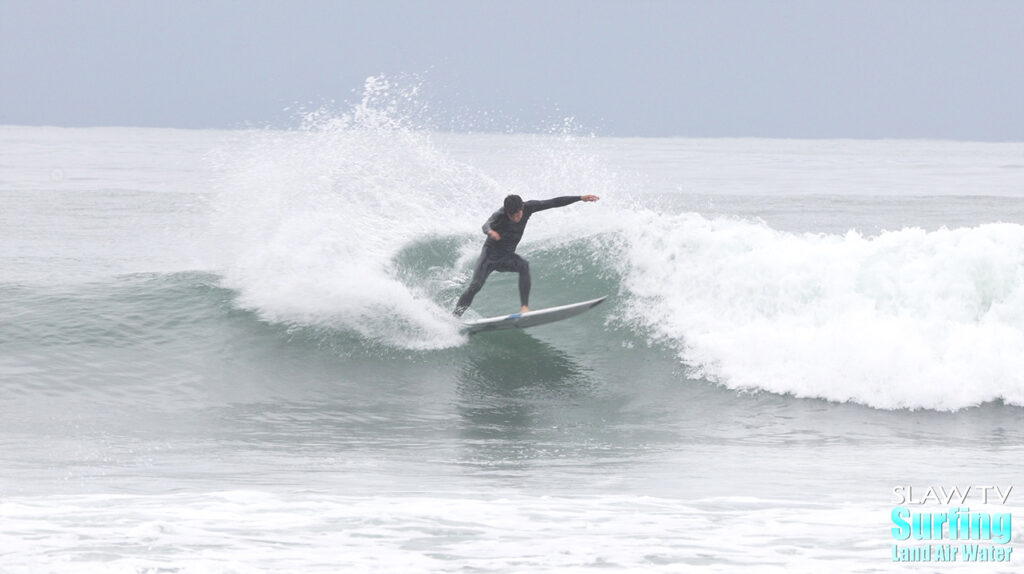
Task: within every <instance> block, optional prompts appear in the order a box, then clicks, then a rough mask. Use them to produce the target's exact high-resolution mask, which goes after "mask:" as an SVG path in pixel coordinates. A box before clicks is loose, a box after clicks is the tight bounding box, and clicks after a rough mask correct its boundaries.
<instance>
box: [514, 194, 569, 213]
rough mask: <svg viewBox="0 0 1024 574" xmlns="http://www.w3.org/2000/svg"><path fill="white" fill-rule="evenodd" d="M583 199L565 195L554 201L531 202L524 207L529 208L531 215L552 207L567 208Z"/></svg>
mask: <svg viewBox="0 0 1024 574" xmlns="http://www.w3.org/2000/svg"><path fill="white" fill-rule="evenodd" d="M580 199H582V198H581V197H580V196H578V195H565V196H562V197H556V198H554V199H544V200H539V201H538V200H536V199H534V200H530V201H527V202H525V203H524V204H523V206H524V207H529V209H530V212H531V213H537V212H538V211H544V210H545V209H551V208H552V207H565V206H566V205H569V204H570V203H576V202H577V201H579V200H580Z"/></svg>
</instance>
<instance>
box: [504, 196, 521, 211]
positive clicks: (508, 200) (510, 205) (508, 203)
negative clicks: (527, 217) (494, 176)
mask: <svg viewBox="0 0 1024 574" xmlns="http://www.w3.org/2000/svg"><path fill="white" fill-rule="evenodd" d="M522 208H523V198H521V197H519V196H518V195H508V196H505V214H506V215H512V214H513V213H516V212H517V211H519V210H520V209H522Z"/></svg>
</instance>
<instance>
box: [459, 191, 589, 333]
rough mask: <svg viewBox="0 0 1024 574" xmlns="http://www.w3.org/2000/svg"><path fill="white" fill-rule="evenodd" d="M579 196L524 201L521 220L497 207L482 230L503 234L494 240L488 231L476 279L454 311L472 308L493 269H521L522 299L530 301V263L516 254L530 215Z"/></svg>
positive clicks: (509, 270) (460, 313)
mask: <svg viewBox="0 0 1024 574" xmlns="http://www.w3.org/2000/svg"><path fill="white" fill-rule="evenodd" d="M579 200H580V196H578V195H571V196H565V197H556V198H554V199H545V200H543V201H537V200H530V201H525V202H523V217H522V219H520V220H519V221H518V222H517V221H512V220H511V219H509V218H508V215H506V214H505V208H504V207H502V208H501V209H499V210H498V211H495V212H494V215H491V217H490V219H488V220H487V222H486V223H484V225H483V231H484V233H485V234H486V233H487V232H488V231H490V230H492V229H493V230H494V231H496V232H497V233H498V235H499V236H501V239H499V240H498V241H495V240H494V239H493V238H491V237H490V235H488V237H487V241H485V242H484V247H483V249H482V250H481V251H480V258H479V259H478V260H477V262H476V268H475V269H473V279H472V280H470V282H469V287H467V288H466V291H465V292H464V293H463V294H462V296H461V297H459V302H458V303H456V305H455V315H456V316H457V317H459V316H462V314H463V313H464V312H465V311H466V309H467V308H469V305H470V304H471V303H472V302H473V297H475V296H476V294H477V292H478V291H480V288H481V287H483V286H484V281H487V276H488V275H490V274H491V272H493V271H499V272H500V271H505V272H512V271H514V272H516V273H519V303H520V305H522V306H524V307H525V306H527V305H528V304H529V302H530V263H529V261H527V260H525V259H523V258H522V257H520V256H519V255H517V254H516V246H517V245H519V240H520V239H522V238H523V231H524V230H525V229H526V224H527V222H529V221H530V216H531V215H533V214H534V213H537V212H538V211H544V210H545V209H551V208H553V207H563V206H566V205H569V204H570V203H576V202H577V201H579Z"/></svg>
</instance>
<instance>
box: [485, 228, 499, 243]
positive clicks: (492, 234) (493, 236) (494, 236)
mask: <svg viewBox="0 0 1024 574" xmlns="http://www.w3.org/2000/svg"><path fill="white" fill-rule="evenodd" d="M487 236H488V237H490V238H491V239H493V240H495V241H501V236H500V235H498V232H497V231H495V230H493V229H490V230H488V231H487Z"/></svg>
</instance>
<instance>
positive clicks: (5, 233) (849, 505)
mask: <svg viewBox="0 0 1024 574" xmlns="http://www.w3.org/2000/svg"><path fill="white" fill-rule="evenodd" d="M411 108H416V106H415V94H414V93H412V92H400V91H398V90H396V89H395V88H393V87H392V86H389V85H387V84H386V83H385V82H382V81H371V82H370V83H368V86H367V92H366V95H365V97H364V99H363V101H361V102H359V103H357V104H355V105H353V106H351V107H350V108H348V109H342V110H337V111H327V110H320V111H317V112H314V113H310V114H308V115H306V116H304V117H303V118H301V119H300V120H298V121H297V122H296V125H297V127H295V128H294V129H290V130H272V129H266V130H246V131H221V132H217V131H176V130H156V129H114V128H94V129H59V128H36V127H15V126H9V127H0V148H2V149H3V153H2V155H0V199H2V205H3V207H2V209H0V233H2V241H0V273H2V275H0V293H2V297H0V385H2V386H0V388H2V391H3V392H2V393H0V463H2V465H3V468H4V469H5V470H4V472H3V473H0V571H3V572H157V571H175V572H281V571H295V572H300V571H301V572H435V571H442V572H470V571H473V572H582V571H593V570H594V569H601V570H612V571H622V570H627V571H643V572H680V571H687V572H689V571H695V572H735V571H747V570H750V571H759V572H760V571H764V572H773V571H777V572H794V571H797V572H823V571H834V572H840V571H842V572H877V571H905V570H914V571H919V570H920V571H934V570H936V569H939V570H941V571H946V570H952V571H976V570H977V569H979V568H981V567H982V566H981V565H979V564H971V563H966V562H962V561H961V562H956V563H950V564H942V565H941V566H938V565H936V564H932V563H917V564H913V563H911V564H905V563H895V562H893V560H892V552H891V546H892V544H893V538H892V536H891V534H890V529H891V528H892V522H891V521H890V517H889V512H890V511H891V510H892V507H893V506H894V505H895V502H894V501H893V488H894V487H897V486H901V485H914V486H915V488H919V489H920V490H922V491H923V490H924V489H925V488H927V487H928V486H932V485H936V486H937V485H947V486H951V485H1002V486H1005V485H1013V484H1014V481H1016V480H1018V479H1019V477H1020V476H1022V475H1024V472H1022V471H1024V463H1022V462H1021V461H1022V460H1024V448H1022V444H1024V144H1020V143H966V142H945V141H838V140H830V141H813V140H811V141H793V140H759V139H722V140H714V139H712V140H698V139H621V138H600V137H591V136H587V135H585V134H584V133H580V132H579V131H578V130H577V129H576V128H575V127H574V126H573V124H572V123H571V122H567V123H566V125H564V126H561V125H560V126H557V127H556V128H555V129H553V130H552V131H551V132H550V133H547V134H541V135H501V134H489V135H488V134H452V133H440V132H436V131H433V130H432V129H430V128H429V125H428V123H427V122H425V121H424V118H423V115H424V113H425V112H424V111H423V110H415V112H410V111H409V110H410V109H411ZM508 193H519V194H521V195H523V196H524V197H526V198H527V199H530V198H536V199H543V198H548V197H555V196H560V195H580V194H597V195H599V196H601V201H599V202H597V203H594V204H584V203H577V204H573V205H571V206H568V207H565V208H561V209H557V210H551V211H546V212H543V213H540V214H537V215H536V216H535V217H534V218H533V219H532V220H531V222H530V225H529V228H528V230H527V233H526V236H525V238H524V240H523V242H522V244H521V245H520V249H519V252H520V253H521V254H522V255H523V256H524V257H526V258H528V259H529V260H530V262H531V268H532V270H533V285H534V289H533V295H532V297H531V306H532V307H533V308H541V307H546V306H552V305H560V304H565V303H569V302H573V301H578V300H583V299H589V298H593V297H598V296H601V295H610V298H609V300H608V302H606V303H605V304H603V305H602V306H599V307H597V308H596V309H595V310H593V311H591V312H590V313H587V314H585V315H583V316H581V317H578V318H575V319H572V320H570V321H565V322H561V323H558V324H555V325H550V326H546V327H540V328H536V329H532V330H529V331H524V332H505V333H490V334H485V335H478V336H475V337H473V338H466V337H463V336H460V335H459V334H458V332H457V327H458V326H457V323H456V322H455V321H454V320H453V319H452V318H451V316H450V311H451V308H452V307H453V305H454V301H455V299H456V298H457V297H458V295H459V293H461V291H462V289H463V288H464V286H465V285H466V283H467V281H468V280H469V277H470V274H471V269H472V265H473V262H474V260H475V257H476V255H477V254H478V252H479V248H480V244H481V241H482V239H483V237H482V234H480V232H479V228H480V225H481V224H482V222H483V221H484V220H485V219H486V218H487V217H488V216H489V215H490V213H491V212H493V211H494V209H496V208H497V207H498V206H499V205H500V203H501V199H502V198H503V197H504V196H505V195H506V194H508ZM515 281H516V280H515V276H510V275H508V274H498V273H496V274H494V275H492V276H491V278H490V279H489V280H488V283H487V285H486V286H485V288H484V290H483V291H482V292H481V293H480V294H479V295H478V297H477V299H476V301H475V302H474V305H473V307H472V309H471V311H470V314H471V315H479V316H490V315H495V314H503V313H508V312H514V311H515V310H517V307H518V296H517V293H516V282H515ZM1016 486H1017V488H1018V489H1019V492H1018V491H1016V490H1015V491H1014V494H1013V495H1011V497H1010V498H1009V500H1008V501H1007V504H1006V505H1005V506H1001V505H993V504H989V505H981V504H977V505H976V509H977V510H982V509H985V508H987V509H988V510H987V511H988V512H996V511H999V512H1014V511H1017V512H1019V510H1020V508H1021V507H1022V506H1024V505H1022V504H1021V503H1020V500H1022V499H1021V498H1020V497H1024V484H1018V485H1016ZM917 510H918V509H916V508H915V512H916V511H917ZM1021 540H1022V538H1021V535H1020V534H1017V533H1014V536H1013V540H1012V542H1011V546H1012V545H1013V544H1018V545H1019V544H1020V542H1021ZM1020 560H1021V558H1019V557H1018V558H1016V560H1015V563H1016V565H1017V567H1018V568H1019V563H1020ZM984 568H985V570H984V571H986V572H1011V571H1015V567H1014V562H1010V563H992V564H985V565H984Z"/></svg>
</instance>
